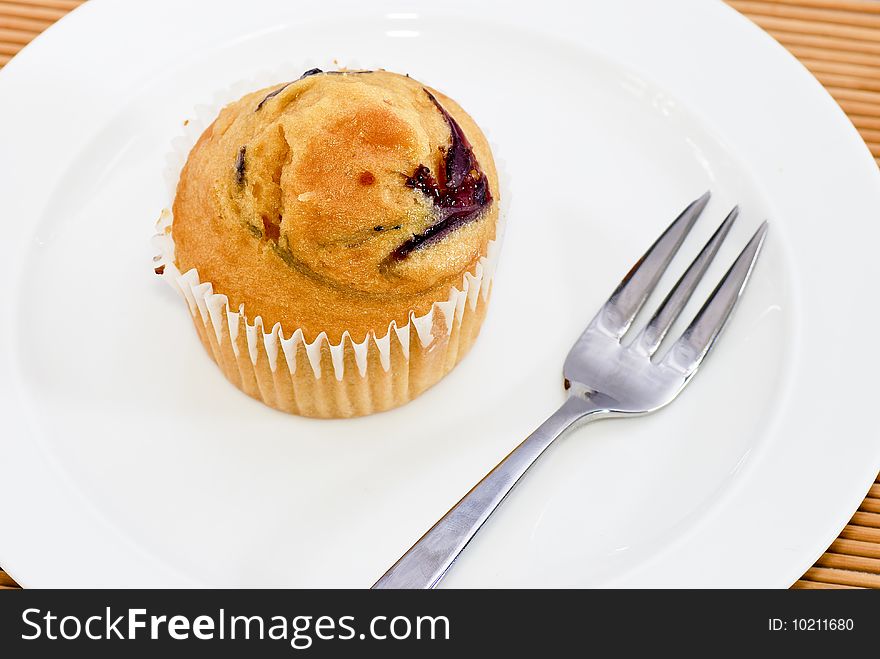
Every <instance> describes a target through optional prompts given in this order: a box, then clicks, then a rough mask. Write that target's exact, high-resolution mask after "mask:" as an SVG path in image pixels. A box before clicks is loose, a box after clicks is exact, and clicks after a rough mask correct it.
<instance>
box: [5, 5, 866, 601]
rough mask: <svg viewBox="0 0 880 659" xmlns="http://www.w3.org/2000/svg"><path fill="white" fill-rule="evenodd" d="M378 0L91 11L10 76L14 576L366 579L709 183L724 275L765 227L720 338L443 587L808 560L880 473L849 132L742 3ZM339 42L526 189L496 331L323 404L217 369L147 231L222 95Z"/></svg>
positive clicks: (502, 523)
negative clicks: (387, 73) (424, 374)
mask: <svg viewBox="0 0 880 659" xmlns="http://www.w3.org/2000/svg"><path fill="white" fill-rule="evenodd" d="M367 4H368V3H363V2H360V1H350V2H349V1H346V0H333V1H332V2H323V3H295V4H294V3H288V2H280V1H278V2H270V1H268V0H265V1H259V2H257V1H252V2H247V3H242V2H240V1H239V0H223V1H220V2H217V1H211V2H208V1H207V0H205V1H201V2H185V3H182V2H174V1H172V0H161V1H156V0H150V1H149V2H147V1H146V0H142V1H138V2H134V1H131V2H125V3H113V2H107V1H104V0H96V1H94V2H89V3H87V4H86V5H84V6H83V7H81V8H80V9H78V10H77V11H75V12H73V14H72V15H71V16H69V17H67V18H65V19H63V20H62V21H61V22H60V24H58V25H57V26H55V27H52V28H50V29H49V30H48V32H47V33H46V34H45V35H42V36H40V37H38V38H37V39H36V41H35V42H34V43H33V44H32V45H30V46H28V47H27V48H25V50H24V51H23V52H22V53H21V54H20V55H19V56H17V57H16V58H15V59H14V60H13V61H12V62H11V63H10V64H9V65H8V66H7V67H6V68H5V69H3V70H2V71H0V97H2V103H0V144H2V146H3V158H2V160H3V163H2V175H0V199H2V203H3V218H2V223H3V224H2V245H3V258H2V259H0V298H2V300H3V312H2V315H0V350H2V352H0V374H2V378H0V394H2V395H0V418H2V419H3V422H2V423H3V430H2V434H0V455H2V460H3V475H2V477H0V501H2V502H3V524H2V526H0V565H2V566H3V567H4V568H6V569H8V570H9V571H10V573H11V574H12V575H13V576H14V577H15V578H16V579H18V580H19V581H21V583H22V584H23V585H25V586H49V585H54V586H61V585H89V586H99V585H111V586H121V585H212V586H221V585H224V586H239V585H248V586H355V587H366V586H369V585H370V584H372V583H373V581H374V580H375V579H376V578H377V577H379V576H380V575H381V574H382V573H383V572H384V570H385V569H386V568H387V567H388V566H389V565H391V564H392V563H393V562H394V560H396V559H397V557H398V556H399V555H400V554H401V553H402V552H403V551H404V550H406V549H407V548H408V547H409V546H410V544H411V543H412V542H413V541H414V540H416V539H417V538H418V537H419V536H420V535H421V533H422V532H423V531H425V530H426V529H427V528H428V527H429V526H430V525H431V524H432V523H433V522H434V521H435V520H436V519H437V518H438V517H439V516H440V515H442V514H443V513H444V512H445V511H446V510H447V509H448V508H449V507H450V506H451V505H452V504H454V503H455V501H457V500H458V498H459V497H460V496H461V495H462V494H463V493H464V492H466V491H467V490H468V489H469V488H470V486H471V485H473V484H474V483H475V482H476V481H477V480H478V479H479V478H480V477H482V475H483V474H484V473H485V472H486V471H487V470H488V469H490V468H491V467H492V466H494V465H495V464H496V463H497V462H498V461H499V460H500V459H501V458H502V457H503V456H504V455H505V454H506V453H507V452H508V451H509V450H510V449H511V448H512V447H513V446H515V445H516V444H517V443H518V442H519V441H520V440H522V439H523V438H524V437H525V436H526V435H527V434H528V433H529V432H530V431H531V430H532V429H533V427H534V426H536V425H537V424H538V423H540V422H541V421H542V420H543V419H544V418H545V417H546V416H547V415H548V414H549V413H550V412H552V411H553V410H554V409H555V408H556V406H557V405H559V404H560V403H561V402H562V400H563V390H562V381H561V366H562V361H563V359H564V357H565V354H566V352H567V350H568V347H569V346H570V344H571V343H572V342H573V341H574V339H575V338H576V337H577V336H578V334H579V333H580V331H581V328H582V327H583V326H584V325H585V323H586V322H587V321H588V320H589V319H590V318H591V317H592V315H593V313H594V312H595V310H596V309H597V307H598V305H599V304H600V303H601V302H602V301H603V300H604V299H605V297H606V296H607V295H608V294H609V293H610V291H611V290H612V288H613V287H614V285H615V284H616V282H617V281H618V280H619V279H620V277H622V276H623V274H624V273H625V272H626V270H627V269H628V267H629V266H630V265H631V264H632V263H633V262H634V260H635V259H636V258H637V257H638V255H639V254H640V253H641V252H642V251H643V250H644V249H645V248H646V247H647V245H648V244H650V242H651V241H652V240H653V239H654V237H655V236H656V235H657V234H658V233H659V232H660V230H661V229H662V228H663V227H664V226H665V225H666V224H667V223H668V222H669V221H670V220H671V219H672V218H673V217H674V216H675V215H676V214H677V213H678V211H679V210H681V208H682V207H683V206H684V205H685V204H686V203H687V202H689V201H690V200H691V199H693V198H694V197H696V196H698V195H699V194H701V193H702V192H703V191H704V190H706V189H707V188H711V190H712V192H713V193H714V196H713V198H712V201H711V203H710V205H709V207H708V209H707V211H706V213H705V215H704V217H703V219H701V220H700V222H699V223H698V226H697V229H696V230H695V235H694V236H693V237H692V238H691V239H690V241H689V242H688V243H687V244H686V247H685V249H684V250H683V253H682V255H681V257H680V258H679V259H678V260H677V261H676V265H675V267H674V270H677V271H678V272H680V271H681V269H682V268H683V266H684V264H685V263H686V262H687V261H688V260H689V259H690V258H691V257H692V256H693V255H694V254H695V253H696V251H697V249H698V248H699V246H700V245H701V244H702V242H703V241H704V240H705V239H706V237H707V236H708V235H709V234H710V233H711V232H712V230H713V229H714V228H715V226H716V225H717V223H719V222H720V221H721V219H722V217H723V215H724V214H725V213H726V212H727V211H728V210H729V208H730V207H731V206H732V204H733V203H735V202H739V203H740V204H741V206H742V215H741V219H740V220H739V221H738V224H737V226H736V227H735V228H734V230H733V232H732V234H731V236H730V238H729V239H728V242H727V244H726V245H725V247H724V249H723V251H722V253H721V255H720V257H719V259H718V260H717V262H716V263H715V264H714V265H713V268H712V270H711V271H710V279H711V280H717V278H718V277H720V275H721V274H722V272H723V270H724V269H725V267H726V265H727V264H728V263H729V262H730V260H731V259H732V258H733V256H734V254H735V253H736V252H737V251H738V250H739V248H740V247H741V246H742V244H743V243H744V241H745V240H746V238H747V237H748V236H749V235H750V234H751V233H752V231H754V229H755V228H756V227H757V225H758V223H759V222H760V221H761V220H763V219H765V218H767V219H769V220H770V221H771V231H770V236H769V240H768V243H767V247H766V251H765V253H764V254H763V256H762V258H761V260H760V262H759V263H758V266H757V269H756V271H755V273H754V277H753V280H752V283H751V284H750V287H749V290H748V291H747V292H746V295H745V299H744V301H743V303H742V305H741V307H740V308H739V310H738V312H737V314H736V315H735V317H734V319H733V322H732V323H731V325H730V327H729V329H728V331H727V333H726V335H725V336H724V337H723V340H722V342H721V344H720V346H719V347H718V349H717V351H716V352H715V353H714V354H713V355H712V357H711V358H710V360H709V361H708V363H707V364H706V365H705V368H704V370H703V371H702V372H701V373H700V374H699V375H698V376H697V378H696V379H695V381H694V382H693V384H692V385H691V386H690V387H689V388H688V390H687V391H685V392H684V394H683V395H682V396H681V398H680V400H678V401H677V402H676V403H675V404H674V405H672V406H671V407H669V408H668V409H666V410H664V411H662V412H661V413H659V414H655V415H653V416H648V417H644V418H640V419H633V420H628V421H607V422H602V423H598V424H594V425H591V426H588V427H586V428H584V429H583V430H581V431H579V432H577V433H575V434H573V435H570V436H568V437H567V438H565V439H564V441H561V442H559V443H558V445H556V446H555V447H554V448H553V449H552V450H551V451H550V452H549V453H548V454H547V455H545V456H544V457H543V458H542V459H541V461H540V463H539V464H538V465H537V466H536V467H535V469H534V470H533V471H532V472H530V474H529V475H528V477H527V478H526V479H525V481H524V482H523V483H521V484H520V486H519V487H518V488H517V490H516V491H515V492H514V493H513V495H512V496H511V497H510V499H509V500H508V501H506V502H505V504H504V505H503V507H502V509H501V510H499V512H498V513H497V515H496V516H494V517H493V518H492V519H491V520H490V522H489V523H488V524H487V525H486V527H485V528H484V529H483V531H482V532H481V533H480V534H479V536H478V538H477V539H476V540H475V541H474V542H473V543H472V544H471V545H470V546H469V547H468V549H467V551H466V552H465V554H464V556H463V557H462V558H461V560H460V561H459V562H458V563H457V564H456V566H455V568H454V569H453V570H452V571H451V572H450V574H449V576H448V578H447V580H446V581H445V582H444V585H447V586H632V585H641V586H657V585H670V586H788V585H789V584H791V583H792V582H793V581H794V580H795V579H796V578H797V577H798V576H799V575H800V574H801V573H802V571H803V570H804V569H805V568H807V567H808V566H809V565H810V564H811V563H812V562H813V561H814V560H815V559H816V558H817V556H818V555H819V554H820V553H821V552H822V550H823V549H824V548H825V547H826V546H827V545H828V543H829V542H830V541H831V540H832V539H833V538H834V537H835V535H836V534H837V533H838V531H839V530H840V529H841V527H842V526H843V525H844V524H845V522H846V521H847V519H848V518H849V516H850V515H851V513H852V512H853V511H854V510H855V509H856V508H857V506H858V504H859V501H860V500H861V497H862V496H863V495H864V493H865V491H866V490H867V487H868V484H869V482H870V481H871V480H872V479H873V477H874V475H875V474H876V473H877V471H878V468H880V443H878V441H877V434H876V431H875V430H874V427H875V426H876V417H875V415H874V414H873V409H872V408H873V406H874V405H875V404H876V402H875V395H876V384H875V382H874V381H873V379H872V376H873V374H875V373H877V372H878V370H880V363H878V357H877V352H876V351H873V350H869V349H868V348H869V347H870V341H871V337H872V336H873V331H874V328H876V327H877V326H878V325H880V317H878V311H877V310H878V305H877V300H876V295H875V294H874V287H875V282H876V281H877V280H878V278H880V266H878V261H877V259H876V245H877V244H878V241H880V225H878V223H877V216H878V211H880V174H878V171H877V166H876V164H875V163H874V161H873V159H872V158H871V156H870V154H869V153H868V151H867V149H866V148H865V146H864V144H863V143H862V142H861V140H860V139H859V137H858V135H857V133H856V131H855V129H854V128H853V127H852V126H851V125H850V123H849V122H848V121H847V119H846V118H845V116H844V114H843V113H842V112H841V111H840V109H839V108H838V107H837V106H836V105H835V104H834V103H833V101H832V100H831V98H830V97H829V96H828V95H827V94H826V93H825V92H824V91H823V90H822V88H821V87H820V85H819V84H818V83H817V82H816V81H815V80H814V79H813V78H812V77H811V76H810V75H809V74H808V73H807V72H806V71H805V70H804V69H803V68H802V67H801V66H800V65H799V64H798V63H797V62H796V61H795V60H794V59H793V58H792V57H790V56H789V55H788V54H786V53H785V52H784V51H783V49H782V48H781V47H780V46H778V45H777V44H776V43H775V42H773V41H772V40H771V39H770V38H769V37H768V36H766V35H765V34H764V33H762V32H761V31H759V30H758V29H757V28H755V27H754V26H752V25H751V24H750V23H749V22H748V21H747V20H746V19H744V18H742V17H741V16H739V15H738V14H736V13H735V12H734V11H732V10H731V9H729V8H727V7H726V6H724V5H722V4H721V3H720V2H706V1H705V0H692V1H681V2H674V3H673V2H663V3H657V2H652V1H651V0H642V1H634V2H615V3H609V2H591V3H578V4H575V3H571V4H568V3H562V2H551V1H544V2H523V3H519V4H517V5H513V4H511V3H504V4H501V3H497V4H492V3H471V2H464V0H460V1H459V0H455V1H452V0H450V1H448V2H444V3H433V4H432V5H431V6H430V7H422V6H419V7H417V8H415V9H413V8H412V6H411V5H408V4H406V3H404V2H397V1H392V2H386V3H369V4H370V5H371V6H369V7H368V6H367ZM334 61H337V62H338V63H339V65H343V66H345V65H347V66H352V67H354V66H363V67H377V66H382V67H385V68H388V69H390V70H396V71H401V72H407V73H409V74H411V75H412V76H414V77H416V78H418V79H420V80H423V81H425V82H426V83H429V84H431V85H433V86H435V87H437V88H439V89H442V90H444V91H445V92H446V93H448V94H449V95H451V96H452V97H454V98H456V99H457V100H458V101H460V102H461V104H462V105H463V106H464V107H465V108H466V109H467V110H468V111H469V112H470V113H471V114H472V115H473V116H474V117H475V118H476V120H477V121H478V123H480V124H481V125H482V126H484V127H485V129H486V131H487V133H488V134H489V136H490V139H491V140H492V142H493V143H494V144H496V145H497V147H498V149H497V152H498V155H499V160H500V161H502V168H503V169H504V171H506V172H507V174H508V175H509V178H510V181H511V186H510V187H511V194H510V199H509V202H510V203H509V208H510V211H509V214H508V231H507V235H506V239H505V244H504V247H503V250H502V255H501V263H500V268H499V270H498V273H497V277H496V287H495V290H494V294H493V300H492V304H491V307H490V314H489V317H488V319H487V322H486V325H485V327H484V329H483V332H482V335H481V337H480V340H479V341H478V343H477V345H476V347H475V348H474V350H473V352H472V354H471V355H470V356H469V357H468V358H467V359H466V360H465V362H464V363H463V364H461V366H460V367H459V368H458V369H457V370H456V371H455V372H454V373H452V374H451V375H450V376H449V377H448V378H446V379H445V380H444V381H443V382H442V383H440V384H439V385H438V386H436V387H435V388H434V389H432V390H431V391H429V392H428V393H427V394H425V395H424V396H423V397H421V398H420V399H418V400H417V401H415V402H413V403H412V404H410V405H407V406H406V407H404V408H402V409H399V410H395V411H392V412H389V413H385V414H380V415H376V416H373V417H369V418H364V419H357V420H340V421H314V420H308V419H302V418H297V417H293V416H286V415H284V414H281V413H278V412H275V411H273V410H271V409H268V408H266V407H264V406H262V405H261V404H259V403H257V402H255V401H253V400H251V399H249V398H248V397H246V396H245V395H243V394H241V393H240V392H239V391H238V390H236V389H235V388H234V387H232V386H231V385H229V384H228V383H227V382H226V381H225V380H224V379H223V377H222V376H221V374H220V373H219V371H218V370H217V368H216V367H215V366H214V364H213V363H212V362H211V361H210V359H209V358H208V357H207V355H206V354H205V353H204V351H203V350H202V348H201V347H200V344H199V341H198V339H197V337H196V334H195V332H194V331H193V329H192V327H191V324H190V320H189V317H188V313H187V311H186V310H185V308H184V306H183V303H182V302H181V300H179V299H177V298H176V297H175V296H174V294H173V293H172V291H171V290H170V289H168V288H167V287H166V286H165V284H164V283H163V282H161V281H159V280H158V279H157V278H156V277H155V276H154V275H153V273H152V267H151V256H152V248H151V245H150V236H151V233H152V231H153V223H154V221H155V219H156V217H157V216H158V213H159V211H160V210H161V208H162V207H163V206H165V205H167V204H168V203H169V199H168V194H167V190H166V186H165V182H164V181H163V180H162V171H163V169H164V167H165V158H166V155H167V153H168V152H169V150H170V144H171V141H172V139H173V138H174V137H175V136H177V135H178V134H180V133H181V130H182V123H183V121H184V120H185V119H187V118H188V117H192V116H193V109H194V108H195V107H196V106H197V105H199V104H200V103H205V102H208V101H210V100H211V99H212V98H214V96H215V94H217V93H218V92H221V91H222V90H224V89H227V88H229V87H230V85H232V84H233V83H234V82H236V81H238V80H243V79H249V78H252V77H253V76H255V75H256V74H258V73H260V72H265V71H270V72H273V71H274V72H277V75H278V78H277V79H278V80H279V81H280V80H284V79H288V78H289V77H291V76H294V75H298V73H300V72H301V71H303V70H305V69H307V68H310V67H312V66H324V67H327V66H332V65H333V62H334ZM670 281H672V280H671V279H670V278H667V280H666V282H667V285H668V283H669V282H670ZM705 284H706V285H705V286H703V287H702V288H701V290H700V291H699V292H698V294H697V296H696V298H699V299H695V302H694V305H691V309H690V311H691V312H692V311H693V310H694V309H695V308H696V305H697V304H698V303H699V302H700V301H701V300H702V298H704V297H705V295H706V294H707V293H708V291H709V289H710V287H711V282H705ZM523 310H525V311H526V312H527V313H522V311H523ZM686 315H688V316H690V315H691V313H688V314H686ZM517 319H518V320H517ZM685 320H687V319H685ZM683 322H684V321H683ZM862 328H866V329H862ZM866 343H867V345H866Z"/></svg>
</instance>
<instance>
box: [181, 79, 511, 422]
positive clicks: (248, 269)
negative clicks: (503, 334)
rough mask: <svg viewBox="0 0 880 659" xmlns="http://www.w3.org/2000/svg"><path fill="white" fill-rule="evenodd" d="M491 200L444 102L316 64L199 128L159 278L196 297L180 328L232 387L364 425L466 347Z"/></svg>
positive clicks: (475, 131)
mask: <svg viewBox="0 0 880 659" xmlns="http://www.w3.org/2000/svg"><path fill="white" fill-rule="evenodd" d="M498 201H499V189H498V177H497V174H496V171H495V164H494V162H493V159H492V154H491V152H490V150H489V145H488V143H487V141H486V138H485V137H484V136H483V134H482V132H481V131H480V129H479V128H478V127H477V125H476V124H475V123H474V121H473V120H472V119H471V117H470V116H468V114H466V113H465V112H464V110H462V108H461V107H460V106H459V105H458V104H457V103H456V102H455V101H453V100H452V99H450V98H449V97H447V96H445V95H443V94H442V93H440V92H438V91H437V90H434V89H431V88H430V87H427V86H425V85H423V84H422V83H420V82H418V81H416V80H414V79H412V78H410V77H409V76H403V75H398V74H395V73H390V72H386V71H328V72H322V71H320V70H318V69H313V70H310V71H307V72H306V73H304V74H303V75H302V76H301V77H300V78H299V79H297V80H295V81H293V82H289V83H285V84H280V85H277V86H275V87H272V88H269V89H263V90H260V91H256V92H253V93H251V94H247V95H246V96H244V97H243V98H241V99H239V100H238V101H236V102H234V103H231V104H230V105H228V106H226V107H225V108H224V109H223V110H222V111H221V112H220V114H219V116H218V117H217V118H216V120H215V121H214V122H213V123H212V124H211V125H210V126H209V127H208V128H207V129H206V130H205V131H204V133H202V135H201V137H200V138H199V140H198V142H197V143H196V145H195V147H193V149H192V150H191V152H190V153H189V157H188V159H187V161H186V164H185V166H184V167H183V170H182V172H181V174H180V179H179V181H178V185H177V192H176V196H175V199H174V204H173V220H172V222H171V226H170V239H171V240H172V241H173V250H174V255H173V265H174V266H175V267H174V271H175V272H176V273H185V274H184V275H180V277H186V276H189V278H190V280H189V281H188V282H184V283H183V284H182V285H183V286H187V285H188V286H190V288H191V291H190V292H191V294H192V295H194V296H197V295H198V291H202V292H204V293H205V295H206V296H207V297H206V301H203V302H202V303H201V305H200V304H199V301H198V300H195V304H193V301H192V300H191V304H190V307H191V310H193V316H194V320H195V324H196V327H197V329H199V334H200V336H201V337H202V341H203V343H204V344H205V345H206V347H207V348H208V350H209V352H210V354H211V355H212V356H213V357H214V359H215V360H216V361H217V362H218V364H220V366H221V368H222V369H223V371H224V373H225V374H226V375H227V377H228V378H229V379H230V380H232V381H233V382H234V383H235V384H236V385H237V386H239V387H240V388H242V389H243V390H245V391H246V392H247V393H249V394H250V395H252V396H254V397H256V398H259V399H261V400H263V401H264V402H266V403H267V404H269V405H271V406H273V407H276V408H278V409H281V410H284V411H288V412H293V413H297V414H304V415H308V416H320V417H345V416H355V415H360V414H368V413H372V412H377V411H381V410H384V409H388V408H390V407H394V406H396V405H400V404H402V403H404V402H406V401H408V400H410V399H412V398H414V397H415V396H417V395H418V394H420V393H421V392H422V391H424V390H425V389H426V388H428V387H429V386H431V385H432V384H434V383H435V382H436V381H437V380H439V379H440V378H441V377H443V375H445V374H446V373H447V372H448V371H449V370H451V369H452V368H453V367H454V366H455V364H457V363H458V361H459V360H460V359H461V358H462V357H463V356H464V354H465V353H466V352H467V351H468V349H469V348H470V346H471V344H472V343H473V340H474V338H475V337H476V335H477V332H478V331H479V327H480V324H481V323H482V320H483V316H484V314H485V307H486V302H487V297H488V288H489V279H490V277H489V272H488V268H487V259H488V257H489V255H490V254H489V252H490V251H491V249H492V247H493V246H494V239H495V237H496V229H497V226H498ZM193 277H195V280H193ZM193 281H197V282H198V284H199V285H200V286H195V287H194V286H192V283H193ZM205 283H208V284H210V286H209V287H207V288H206V286H205V285H204V284H205ZM208 288H209V289H210V290H208ZM196 289H198V291H196ZM207 298H211V299H207ZM217 298H221V300H220V302H221V303H222V305H223V307H224V310H225V313H219V312H217V311H216V310H212V309H208V307H211V305H212V304H213V305H214V306H215V307H216V306H217ZM212 300H213V302H212ZM194 307H195V308H198V309H199V312H198V313H196V310H195V309H194ZM202 307H204V308H202Z"/></svg>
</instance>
